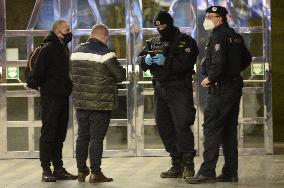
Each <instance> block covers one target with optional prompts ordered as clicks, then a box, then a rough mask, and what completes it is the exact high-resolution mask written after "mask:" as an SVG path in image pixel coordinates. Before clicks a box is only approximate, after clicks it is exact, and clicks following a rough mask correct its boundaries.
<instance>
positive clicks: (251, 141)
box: [244, 124, 264, 148]
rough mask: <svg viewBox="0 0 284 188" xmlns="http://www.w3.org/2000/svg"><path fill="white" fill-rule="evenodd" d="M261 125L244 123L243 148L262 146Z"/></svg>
mask: <svg viewBox="0 0 284 188" xmlns="http://www.w3.org/2000/svg"><path fill="white" fill-rule="evenodd" d="M263 127H264V126H263V125H262V124H261V125H259V124H244V147H245V148H264V130H263Z"/></svg>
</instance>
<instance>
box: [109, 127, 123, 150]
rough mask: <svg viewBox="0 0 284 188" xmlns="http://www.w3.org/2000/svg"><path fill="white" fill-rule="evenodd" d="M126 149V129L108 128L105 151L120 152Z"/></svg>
mask: <svg viewBox="0 0 284 188" xmlns="http://www.w3.org/2000/svg"><path fill="white" fill-rule="evenodd" d="M127 148H128V146H127V127H126V126H125V127H124V126H110V127H109V128H108V131H107V136H106V149H107V150H122V149H127Z"/></svg>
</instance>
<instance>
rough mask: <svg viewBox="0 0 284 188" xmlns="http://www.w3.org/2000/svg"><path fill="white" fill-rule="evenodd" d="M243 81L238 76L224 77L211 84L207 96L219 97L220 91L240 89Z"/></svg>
mask: <svg viewBox="0 0 284 188" xmlns="http://www.w3.org/2000/svg"><path fill="white" fill-rule="evenodd" d="M242 84H243V79H242V77H241V76H240V75H238V76H235V77H226V78H223V79H222V80H219V81H218V82H212V83H210V85H209V88H208V94H211V95H220V93H221V91H222V90H223V89H226V88H228V89H229V88H242V87H243V85H242Z"/></svg>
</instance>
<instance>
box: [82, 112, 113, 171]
mask: <svg viewBox="0 0 284 188" xmlns="http://www.w3.org/2000/svg"><path fill="white" fill-rule="evenodd" d="M76 116H77V121H78V137H77V140H76V160H77V168H78V171H82V170H83V169H86V168H87V165H86V161H87V158H88V152H89V157H90V166H91V172H92V173H95V174H97V173H100V172H101V168H100V166H101V160H102V154H103V140H104V138H105V136H106V133H107V130H108V127H109V122H110V118H111V111H108V110H82V109H76Z"/></svg>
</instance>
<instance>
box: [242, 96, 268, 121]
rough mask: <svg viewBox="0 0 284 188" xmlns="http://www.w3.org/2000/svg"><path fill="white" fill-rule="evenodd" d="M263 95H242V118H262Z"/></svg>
mask: <svg viewBox="0 0 284 188" xmlns="http://www.w3.org/2000/svg"><path fill="white" fill-rule="evenodd" d="M263 116H264V102H263V94H251V93H244V94H243V117H263Z"/></svg>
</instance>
